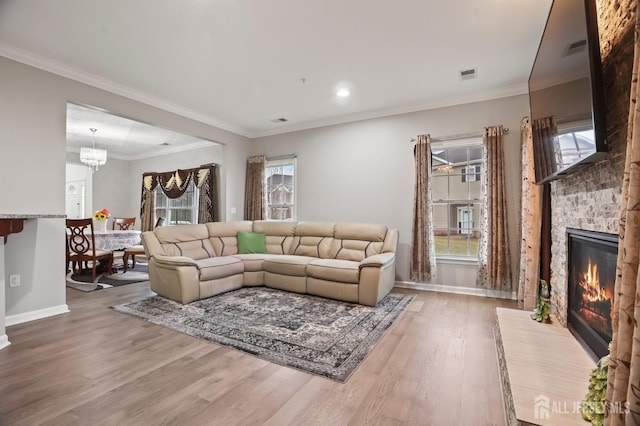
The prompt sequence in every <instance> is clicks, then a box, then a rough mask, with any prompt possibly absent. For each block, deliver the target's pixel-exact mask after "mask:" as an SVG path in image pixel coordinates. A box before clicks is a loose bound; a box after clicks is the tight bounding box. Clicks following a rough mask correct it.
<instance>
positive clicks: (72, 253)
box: [66, 218, 113, 282]
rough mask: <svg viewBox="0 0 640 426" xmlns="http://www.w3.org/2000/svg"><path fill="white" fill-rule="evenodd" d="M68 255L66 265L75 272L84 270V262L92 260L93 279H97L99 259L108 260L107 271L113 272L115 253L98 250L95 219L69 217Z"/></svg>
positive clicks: (67, 222) (67, 221)
mask: <svg viewBox="0 0 640 426" xmlns="http://www.w3.org/2000/svg"><path fill="white" fill-rule="evenodd" d="M66 226H67V256H66V263H67V265H66V267H67V269H68V268H69V263H71V269H72V271H73V272H75V271H76V269H79V270H82V264H84V265H85V266H86V265H87V262H91V264H92V265H91V279H92V282H93V281H95V280H96V268H97V265H98V262H99V261H105V262H106V271H107V273H109V274H111V273H112V272H113V253H112V252H110V251H105V250H96V240H95V236H94V234H93V219H91V218H87V219H67V220H66Z"/></svg>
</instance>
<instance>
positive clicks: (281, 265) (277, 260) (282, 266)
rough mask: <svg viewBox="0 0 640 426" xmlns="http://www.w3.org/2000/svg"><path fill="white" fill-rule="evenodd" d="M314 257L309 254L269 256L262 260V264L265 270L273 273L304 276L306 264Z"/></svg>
mask: <svg viewBox="0 0 640 426" xmlns="http://www.w3.org/2000/svg"><path fill="white" fill-rule="evenodd" d="M315 259H316V258H315V257H309V256H291V255H286V254H285V255H282V256H269V257H268V258H266V259H265V260H264V263H263V266H264V270H265V271H266V272H272V273H274V274H281V275H290V276H294V277H304V276H306V269H307V264H308V263H309V262H311V261H312V260H315Z"/></svg>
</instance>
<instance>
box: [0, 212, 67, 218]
mask: <svg viewBox="0 0 640 426" xmlns="http://www.w3.org/2000/svg"><path fill="white" fill-rule="evenodd" d="M66 217H67V215H64V214H18V213H0V219H58V218H60V219H65V218H66Z"/></svg>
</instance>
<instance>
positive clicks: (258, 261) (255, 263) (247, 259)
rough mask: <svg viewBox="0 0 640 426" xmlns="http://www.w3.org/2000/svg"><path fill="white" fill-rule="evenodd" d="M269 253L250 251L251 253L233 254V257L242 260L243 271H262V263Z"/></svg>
mask: <svg viewBox="0 0 640 426" xmlns="http://www.w3.org/2000/svg"><path fill="white" fill-rule="evenodd" d="M270 256H271V255H269V254H262V253H251V254H234V255H233V257H235V258H238V259H240V260H242V263H244V271H245V272H260V271H264V267H263V263H264V260H265V259H266V258H267V257H270Z"/></svg>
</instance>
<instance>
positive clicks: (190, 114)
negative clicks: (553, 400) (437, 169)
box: [0, 42, 528, 159]
mask: <svg viewBox="0 0 640 426" xmlns="http://www.w3.org/2000/svg"><path fill="white" fill-rule="evenodd" d="M0 56H4V57H6V58H9V59H12V60H14V61H17V62H21V63H23V64H26V65H30V66H33V67H35V68H39V69H42V70H44V71H48V72H51V73H53V74H57V75H60V76H62V77H66V78H69V79H71V80H75V81H79V82H81V83H85V84H88V85H90V86H93V87H97V88H99V89H103V90H106V91H108V92H111V93H115V94H118V95H121V96H124V97H127V98H130V99H133V100H135V101H138V102H142V103H145V104H147V105H151V106H153V107H156V108H160V109H162V110H165V111H169V112H172V113H174V114H178V115H181V116H184V117H187V118H190V119H192V120H196V121H199V122H202V123H205V124H208V125H210V126H214V127H217V128H219V129H222V130H226V131H228V132H231V133H235V134H237V135H240V136H244V137H247V138H249V139H257V138H262V137H266V136H273V135H279V134H283V133H290V132H297V131H300V130H309V129H315V128H318V127H325V126H333V125H337V124H345V123H351V122H355V121H362V120H370V119H373V118H381V117H386V116H392V115H399V114H407V113H411V112H418V111H425V110H430V109H435V108H444V107H449V106H455V105H462V104H468V103H473V102H481V101H487V100H492V99H499V98H505V97H509V96H515V95H522V94H526V93H528V87H527V84H526V83H522V84H516V85H512V86H506V87H501V88H498V89H491V90H485V91H479V92H475V93H471V94H464V95H459V96H452V97H445V98H440V99H437V100H432V101H428V102H424V103H420V104H415V105H405V106H399V107H392V108H383V109H377V110H371V111H364V112H359V113H354V114H347V115H341V116H337V117H331V118H325V119H320V120H310V121H305V122H301V123H291V124H288V125H282V126H279V127H278V128H277V129H272V130H265V131H259V130H258V131H252V130H250V129H246V128H242V127H237V126H234V125H232V124H229V123H226V122H223V121H220V120H216V119H213V118H211V117H209V116H205V115H203V114H201V113H198V112H196V111H193V110H191V109H189V108H185V107H182V106H180V105H176V104H174V103H171V102H168V101H165V100H163V99H160V98H158V97H156V96H152V95H149V94H147V93H144V92H141V91H139V90H136V89H133V88H130V87H127V86H124V85H121V84H117V83H115V82H113V81H111V80H108V79H105V78H103V77H99V76H97V75H94V74H90V73H87V72H84V71H81V70H78V69H76V68H73V67H70V66H68V65H64V64H61V63H59V62H55V61H52V60H50V59H46V58H44V57H42V56H40V55H36V54H34V53H31V52H28V51H26V50H23V49H19V48H16V47H14V46H11V45H9V44H7V43H4V42H0ZM155 155H156V154H154V155H151V156H155ZM157 155H160V154H157ZM113 158H116V157H113ZM141 158H143V157H141ZM129 159H131V157H129Z"/></svg>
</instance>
